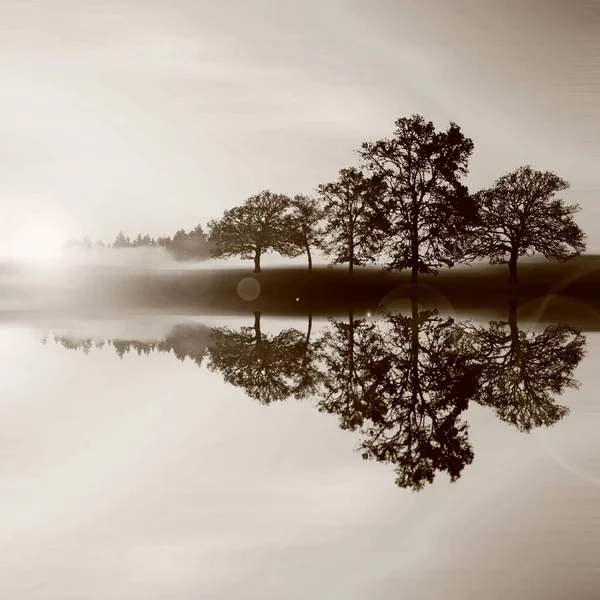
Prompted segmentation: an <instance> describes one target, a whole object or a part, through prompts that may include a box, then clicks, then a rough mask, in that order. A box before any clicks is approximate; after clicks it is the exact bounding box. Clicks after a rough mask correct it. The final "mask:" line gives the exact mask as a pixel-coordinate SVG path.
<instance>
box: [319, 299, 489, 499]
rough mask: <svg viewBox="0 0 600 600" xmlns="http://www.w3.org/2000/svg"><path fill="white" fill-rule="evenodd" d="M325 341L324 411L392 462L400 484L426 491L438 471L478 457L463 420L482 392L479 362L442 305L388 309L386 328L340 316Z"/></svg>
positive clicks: (454, 472)
mask: <svg viewBox="0 0 600 600" xmlns="http://www.w3.org/2000/svg"><path fill="white" fill-rule="evenodd" d="M334 327H335V329H334V330H333V331H332V332H331V333H329V334H328V335H327V338H326V340H327V343H326V345H325V349H326V353H327V358H326V368H325V371H326V373H327V376H326V380H325V388H326V392H325V393H324V394H323V398H322V399H321V400H320V401H319V410H321V411H324V412H328V413H333V414H337V415H338V416H339V417H340V426H341V427H342V428H343V429H350V430H353V431H358V432H360V434H361V437H362V438H363V439H362V441H361V444H360V448H361V449H362V451H363V458H365V459H375V460H377V461H379V462H383V463H391V464H392V465H394V467H395V472H396V474H397V479H396V483H397V485H399V486H400V487H406V488H412V489H414V490H420V489H422V488H423V487H424V485H425V483H428V482H429V483H431V482H432V481H433V479H434V477H435V474H436V473H437V472H438V471H446V472H447V473H448V474H449V475H450V479H451V481H455V480H456V479H458V478H459V477H460V474H461V472H462V470H463V469H464V467H465V466H466V465H467V464H470V463H471V462H472V460H473V451H472V448H471V445H470V443H469V440H468V428H467V425H466V423H464V422H463V421H461V420H460V417H461V414H462V413H463V411H464V410H465V409H466V408H467V407H468V404H469V401H470V399H471V398H472V397H473V396H474V394H475V393H476V390H477V384H478V377H479V373H480V367H479V365H478V364H477V363H476V362H475V361H474V360H472V358H471V357H470V355H469V354H468V353H464V352H462V348H461V343H460V341H461V338H462V337H463V336H464V335H465V333H464V332H463V331H461V330H460V328H459V327H458V326H457V325H456V324H455V323H454V321H453V320H452V319H442V318H440V317H438V316H437V311H421V312H418V311H417V302H416V298H413V301H412V314H411V316H403V315H399V314H391V313H389V312H388V313H384V322H383V323H382V325H381V326H376V325H375V324H373V323H366V322H364V321H362V320H359V321H355V320H353V318H352V314H350V320H349V323H348V325H345V324H343V323H339V322H334Z"/></svg>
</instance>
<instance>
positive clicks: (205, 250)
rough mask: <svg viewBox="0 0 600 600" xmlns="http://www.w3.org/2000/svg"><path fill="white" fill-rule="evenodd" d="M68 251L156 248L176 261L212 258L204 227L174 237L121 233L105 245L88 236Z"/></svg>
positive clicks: (178, 232) (74, 243)
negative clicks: (76, 249) (134, 235)
mask: <svg viewBox="0 0 600 600" xmlns="http://www.w3.org/2000/svg"><path fill="white" fill-rule="evenodd" d="M65 247H66V248H67V249H75V248H83V249H90V250H91V249H92V248H93V247H96V248H116V249H119V248H140V247H155V248H164V249H165V250H166V251H167V252H168V253H169V254H171V256H172V257H173V258H174V259H175V260H206V259H207V258H210V255H211V253H210V244H209V242H208V238H207V235H206V234H205V232H204V230H203V228H202V225H197V226H196V227H195V228H194V229H192V230H191V231H189V232H186V231H185V230H184V229H180V230H179V231H177V232H176V233H175V234H174V235H173V237H170V236H166V237H157V238H154V237H150V236H149V235H142V234H141V233H140V234H138V236H137V237H136V238H134V239H131V238H130V237H129V236H126V235H125V234H124V233H123V231H120V232H119V233H118V235H117V237H116V238H115V240H114V241H113V242H112V244H111V243H110V242H109V243H108V244H105V243H104V242H103V241H98V242H96V243H92V241H91V240H90V238H89V237H88V236H85V237H84V238H83V240H82V241H77V240H72V241H70V242H68V243H67V244H66V246H65Z"/></svg>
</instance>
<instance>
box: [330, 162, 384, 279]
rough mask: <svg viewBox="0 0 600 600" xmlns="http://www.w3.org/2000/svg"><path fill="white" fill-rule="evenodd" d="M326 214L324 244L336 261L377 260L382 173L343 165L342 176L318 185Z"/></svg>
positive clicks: (351, 263) (358, 263)
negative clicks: (375, 208)
mask: <svg viewBox="0 0 600 600" xmlns="http://www.w3.org/2000/svg"><path fill="white" fill-rule="evenodd" d="M318 191H319V194H320V196H321V198H322V200H323V211H324V214H325V216H326V219H327V221H326V225H325V229H324V239H323V243H322V247H323V249H324V250H325V252H326V254H328V255H329V256H330V257H331V260H332V264H345V263H348V269H349V272H350V273H351V274H352V272H353V271H354V267H355V266H362V265H364V264H366V263H368V262H371V261H373V260H375V256H376V253H377V251H378V249H379V239H380V238H378V237H377V236H375V235H373V223H374V222H375V219H376V218H375V216H374V214H373V209H372V207H373V204H374V200H375V198H376V197H377V196H378V195H379V194H380V193H381V191H382V183H381V180H380V179H379V178H378V177H369V176H366V175H365V174H364V173H363V172H362V171H360V170H358V169H356V168H350V169H342V170H341V171H340V172H339V177H338V180H337V181H335V182H332V183H327V184H322V185H320V186H319V187H318Z"/></svg>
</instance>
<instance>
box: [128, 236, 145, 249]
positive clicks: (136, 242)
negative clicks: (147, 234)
mask: <svg viewBox="0 0 600 600" xmlns="http://www.w3.org/2000/svg"><path fill="white" fill-rule="evenodd" d="M131 245H132V246H134V247H136V248H138V247H140V246H143V245H144V238H143V237H142V234H141V233H138V236H137V237H136V238H135V240H133V242H132V244H131Z"/></svg>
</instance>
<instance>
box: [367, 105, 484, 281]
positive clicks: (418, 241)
mask: <svg viewBox="0 0 600 600" xmlns="http://www.w3.org/2000/svg"><path fill="white" fill-rule="evenodd" d="M472 151H473V142H472V141H471V140H470V139H469V138H467V137H465V136H464V135H463V133H462V132H461V130H460V128H459V127H458V125H456V124H455V123H450V126H449V128H448V129H447V130H446V131H441V132H436V131H435V128H434V125H433V123H431V122H430V121H429V122H425V120H424V119H423V117H421V116H420V115H413V116H412V117H410V118H402V119H398V120H397V121H396V130H395V132H394V137H393V138H392V139H383V140H379V141H377V142H367V143H364V144H363V145H362V150H359V152H358V153H359V155H360V156H361V158H362V160H363V161H364V165H365V166H366V168H367V169H368V170H369V171H370V172H372V173H373V174H375V175H377V176H379V177H381V179H382V180H383V181H384V184H385V190H384V193H383V194H382V195H381V196H380V201H379V203H378V210H377V212H376V215H377V222H376V223H374V224H373V225H374V227H373V230H372V233H371V234H372V235H377V233H375V230H377V231H378V234H379V235H381V236H383V238H384V242H385V243H384V247H383V251H384V252H385V254H386V255H387V256H388V262H387V264H386V266H385V270H387V271H390V270H392V269H405V268H410V269H411V282H412V283H417V282H418V274H419V273H434V274H437V272H438V269H439V267H441V266H444V265H445V266H448V267H452V266H453V265H454V260H455V259H456V258H457V257H458V256H460V255H461V250H462V246H461V243H462V241H463V236H464V233H465V230H466V227H467V224H468V223H469V222H470V221H471V220H472V219H474V217H475V212H476V211H475V203H474V201H473V199H472V198H470V197H469V194H468V191H467V188H466V187H465V186H464V185H463V184H462V183H461V177H462V176H463V175H466V174H467V172H468V169H467V164H468V159H469V157H470V155H471V153H472Z"/></svg>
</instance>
